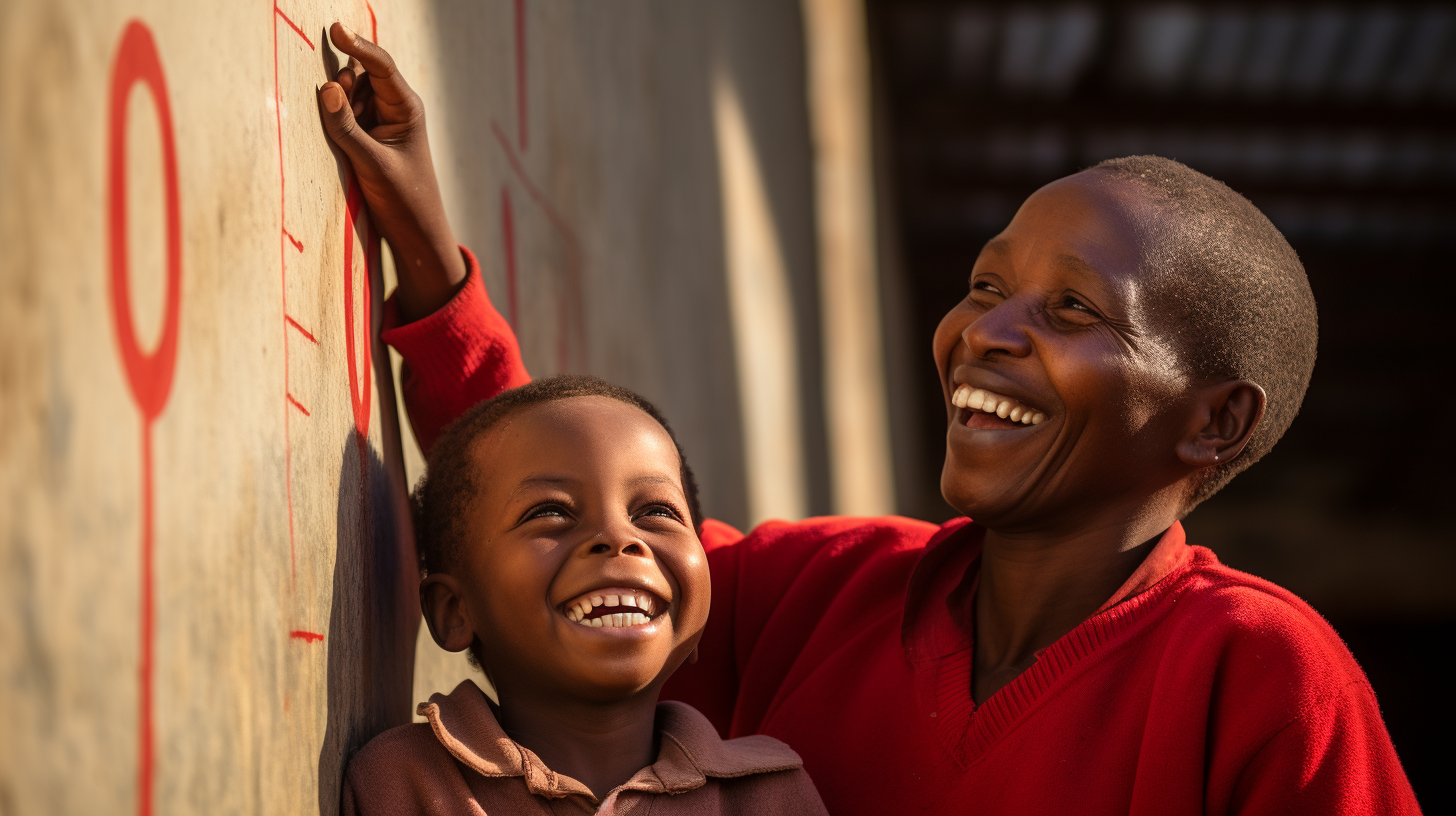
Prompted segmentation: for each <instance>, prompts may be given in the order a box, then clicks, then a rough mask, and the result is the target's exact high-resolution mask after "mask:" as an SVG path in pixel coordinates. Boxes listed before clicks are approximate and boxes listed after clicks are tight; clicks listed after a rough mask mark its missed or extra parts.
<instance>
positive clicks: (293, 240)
mask: <svg viewBox="0 0 1456 816" xmlns="http://www.w3.org/2000/svg"><path fill="white" fill-rule="evenodd" d="M283 234H284V236H286V237H287V238H288V242H289V243H290V244H293V248H294V249H296V250H298V251H299V252H302V251H303V242H302V241H300V240H298V239H297V238H294V237H293V233H291V232H289V231H288V230H284V231H283Z"/></svg>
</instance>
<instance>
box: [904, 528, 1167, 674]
mask: <svg viewBox="0 0 1456 816" xmlns="http://www.w3.org/2000/svg"><path fill="white" fill-rule="evenodd" d="M985 536H986V529H985V528H984V527H982V526H980V525H979V524H975V523H973V522H972V521H971V520H970V519H968V518H958V519H954V520H952V521H948V522H946V523H945V524H944V525H942V526H941V528H940V530H939V531H938V532H937V533H936V534H935V535H934V536H932V537H931V539H930V541H928V542H926V545H925V554H924V555H922V556H921V557H920V562H919V563H917V564H916V565H915V569H914V571H913V572H912V573H911V574H910V582H909V585H908V586H907V587H906V590H905V612H904V616H903V618H902V619H901V628H900V643H901V645H902V646H903V647H904V649H905V653H906V654H907V655H908V656H909V657H910V659H911V661H918V660H925V659H931V658H937V657H942V656H944V655H947V654H950V653H952V652H955V651H957V650H960V649H966V648H969V647H970V645H971V642H972V641H971V633H970V632H967V631H965V629H964V628H963V627H962V626H961V625H960V623H959V622H958V621H957V620H956V619H955V617H954V616H953V615H952V614H951V613H950V610H949V609H947V608H946V600H947V598H949V597H950V595H951V593H952V592H956V591H957V590H958V588H959V589H965V590H968V589H971V588H973V585H974V581H975V579H976V576H975V575H974V574H971V573H970V572H968V570H969V569H970V567H971V564H972V562H974V561H975V560H976V559H977V558H979V557H980V555H981V545H982V543H983V541H984V539H985ZM1190 557H1191V552H1190V550H1189V548H1188V543H1187V539H1186V536H1185V534H1184V531H1183V524H1182V522H1177V521H1175V522H1173V525H1172V526H1171V527H1169V528H1168V529H1167V530H1166V531H1164V533H1163V535H1162V536H1161V537H1160V538H1159V539H1158V542H1157V543H1156V544H1154V545H1153V548H1152V550H1151V551H1149V552H1148V554H1147V557H1146V558H1144V559H1143V561H1142V563H1141V564H1139V565H1138V568H1137V569H1136V570H1134V571H1133V574H1132V575H1130V576H1128V579H1127V580H1126V581H1124V582H1123V584H1122V586H1120V587H1118V589H1117V591H1116V592H1114V593H1112V597H1110V598H1108V599H1107V601H1106V602H1105V603H1103V604H1102V606H1100V607H1098V609H1097V611H1096V612H1093V613H1092V614H1093V615H1098V614H1101V613H1102V612H1105V611H1107V610H1108V609H1111V608H1112V607H1114V606H1117V605H1118V604H1120V603H1122V602H1124V601H1126V600H1128V599H1130V598H1132V597H1133V596H1135V595H1138V594H1140V593H1142V592H1144V591H1146V590H1148V589H1151V588H1152V586H1153V585H1154V584H1156V583H1158V582H1159V581H1161V580H1163V579H1164V578H1166V577H1167V576H1168V575H1169V574H1170V573H1172V572H1173V571H1174V570H1176V569H1178V568H1179V567H1180V566H1182V564H1183V563H1184V562H1186V561H1187V560H1188V558H1190ZM963 582H966V583H965V585H964V586H962V584H963Z"/></svg>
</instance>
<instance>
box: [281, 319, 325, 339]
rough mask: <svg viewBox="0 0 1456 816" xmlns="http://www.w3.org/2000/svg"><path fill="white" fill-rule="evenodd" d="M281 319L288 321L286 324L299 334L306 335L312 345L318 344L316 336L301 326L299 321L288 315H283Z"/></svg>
mask: <svg viewBox="0 0 1456 816" xmlns="http://www.w3.org/2000/svg"><path fill="white" fill-rule="evenodd" d="M283 319H284V320H286V321H288V325H290V326H292V327H293V328H294V329H296V330H297V331H298V333H299V334H301V335H303V336H304V337H307V338H308V341H309V342H310V343H313V344H314V345H318V338H317V337H314V336H313V333H312V332H310V331H309V330H308V329H305V328H304V327H303V326H301V325H299V322H298V321H297V320H294V319H293V318H292V317H291V316H289V315H284V316H283Z"/></svg>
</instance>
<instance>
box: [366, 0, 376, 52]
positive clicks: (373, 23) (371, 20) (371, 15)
mask: <svg viewBox="0 0 1456 816" xmlns="http://www.w3.org/2000/svg"><path fill="white" fill-rule="evenodd" d="M364 8H366V9H369V39H370V40H371V41H373V43H374V44H375V45H378V44H379V21H378V20H376V19H374V7H373V6H371V5H369V0H364Z"/></svg>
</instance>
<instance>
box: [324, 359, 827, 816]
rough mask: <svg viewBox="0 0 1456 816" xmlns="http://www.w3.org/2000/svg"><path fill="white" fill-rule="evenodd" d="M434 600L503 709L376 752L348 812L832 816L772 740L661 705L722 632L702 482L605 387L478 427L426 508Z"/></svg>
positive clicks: (469, 421)
mask: <svg viewBox="0 0 1456 816" xmlns="http://www.w3.org/2000/svg"><path fill="white" fill-rule="evenodd" d="M416 506H417V511H418V512H417V518H418V525H417V528H416V529H417V533H418V537H417V541H418V543H419V547H420V552H421V561H422V564H423V566H424V569H425V573H426V577H425V578H424V580H423V582H422V583H421V586H420V598H421V603H422V606H423V607H424V612H425V620H426V622H427V624H428V625H429V627H430V632H431V633H432V634H433V635H434V637H435V640H436V642H438V643H439V644H440V645H441V646H442V647H444V648H445V649H449V650H451V651H463V650H465V649H469V650H470V651H471V653H472V656H473V659H474V660H475V661H477V662H478V664H479V665H480V666H481V668H482V669H483V670H484V671H485V672H486V674H487V675H488V676H489V677H490V679H491V682H492V684H493V685H494V686H495V689H496V691H497V693H498V696H499V699H500V702H499V704H498V705H492V704H491V703H490V702H489V701H488V700H487V699H486V697H485V695H484V694H483V693H482V692H481V691H480V689H479V688H478V687H476V685H475V684H474V683H472V682H470V681H468V680H467V681H465V682H463V683H461V684H460V685H459V686H458V687H457V688H456V689H455V691H453V692H452V693H451V694H449V695H448V696H446V695H441V694H436V695H434V696H432V697H431V698H430V702H428V703H423V704H421V705H420V707H419V712H420V713H421V714H422V715H424V716H425V717H427V718H428V720H429V723H428V724H415V725H407V726H401V727H399V728H396V729H393V730H392V731H389V732H387V733H385V734H382V735H380V736H379V737H376V738H375V739H374V740H372V741H371V742H370V743H369V744H368V745H367V746H365V748H364V750H363V751H361V752H360V753H359V755H358V756H357V757H355V758H354V760H353V761H352V762H351V763H350V765H349V770H348V773H347V776H346V778H345V782H344V812H345V813H359V814H369V813H379V814H402V813H431V814H446V813H459V814H479V813H491V814H494V813H511V814H514V813H564V812H569V813H593V812H595V813H636V812H644V813H645V812H652V813H661V814H729V813H736V814H766V813H782V814H793V815H794V816H798V814H803V813H823V812H824V808H823V805H822V803H821V802H820V800H819V797H818V795H817V794H816V793H815V791H814V786H813V784H812V783H811V782H810V781H809V778H808V776H807V775H806V774H805V773H804V770H803V763H802V762H801V761H800V759H799V757H798V756H797V755H796V754H794V752H793V751H791V750H789V748H788V747H787V746H785V745H784V744H783V743H781V742H779V741H778V740H775V739H773V738H771V737H763V736H754V737H744V738H742V739H735V740H729V741H727V742H725V741H723V740H722V739H721V738H720V737H719V736H718V733H717V732H716V731H715V730H714V729H713V726H712V724H711V723H709V722H708V720H707V719H706V718H704V717H703V716H702V715H701V714H699V713H697V712H696V711H694V710H692V708H690V707H688V706H686V705H683V704H682V703H662V704H660V705H659V704H658V702H657V698H658V692H659V691H660V689H661V688H662V684H663V683H664V682H665V681H666V680H667V678H668V676H669V675H671V674H672V672H673V671H674V670H675V669H676V668H677V667H678V666H679V665H681V664H682V663H683V661H684V660H687V659H689V655H690V654H691V653H692V651H693V649H694V648H695V647H696V645H697V642H698V638H699V636H700V635H701V634H702V631H703V625H704V623H705V622H706V621H707V618H708V603H709V591H710V590H709V582H708V568H707V563H706V558H705V556H704V553H703V548H702V545H701V544H700V543H699V541H698V536H697V533H696V530H695V525H696V524H697V521H698V520H699V519H701V518H702V515H701V511H699V509H698V499H697V488H696V486H695V485H694V482H693V477H692V471H691V470H689V469H688V466H687V462H686V460H685V459H683V457H682V452H681V450H680V449H679V448H678V446H677V441H676V439H675V438H674V437H673V435H672V431H671V430H670V429H669V428H668V426H667V424H666V422H665V421H664V420H663V419H662V417H661V415H660V414H658V412H657V410H656V409H655V408H653V407H652V405H650V404H649V403H647V402H646V401H645V400H643V399H642V398H641V397H639V396H637V395H636V394H633V393H631V392H629V391H626V390H624V389H621V388H616V387H613V386H610V385H607V384H606V383H604V382H602V381H600V380H597V379H594V378H590V377H558V378H555V379H548V380H541V381H538V382H534V383H531V384H529V385H525V386H522V387H520V388H517V389H514V390H512V391H507V392H506V393H504V394H503V395H501V396H499V397H496V398H495V399H493V400H490V401H488V402H485V403H482V404H481V405H479V406H477V407H476V408H474V409H472V410H471V411H468V412H467V413H466V414H465V416H463V417H462V418H461V419H460V420H459V421H458V422H456V423H455V424H453V425H452V426H451V428H450V430H449V431H448V432H447V433H446V435H445V437H444V438H443V439H442V440H441V441H440V444H438V445H436V446H435V448H434V451H433V455H432V456H431V457H430V461H429V470H428V472H427V473H426V476H425V479H424V480H423V481H422V482H421V484H420V486H419V488H418V490H417V492H416Z"/></svg>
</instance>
